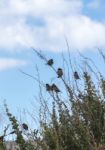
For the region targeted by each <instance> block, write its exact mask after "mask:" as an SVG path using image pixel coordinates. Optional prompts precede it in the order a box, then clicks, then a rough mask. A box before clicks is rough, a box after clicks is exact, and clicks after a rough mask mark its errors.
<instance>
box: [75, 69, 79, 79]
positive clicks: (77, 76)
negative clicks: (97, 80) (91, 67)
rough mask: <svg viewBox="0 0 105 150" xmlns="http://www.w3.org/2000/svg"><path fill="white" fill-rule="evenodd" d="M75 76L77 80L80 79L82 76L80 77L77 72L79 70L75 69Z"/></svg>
mask: <svg viewBox="0 0 105 150" xmlns="http://www.w3.org/2000/svg"><path fill="white" fill-rule="evenodd" d="M74 78H75V79H76V80H78V79H80V77H79V75H78V72H77V71H75V72H74Z"/></svg>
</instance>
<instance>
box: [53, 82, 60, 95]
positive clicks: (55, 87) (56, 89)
mask: <svg viewBox="0 0 105 150" xmlns="http://www.w3.org/2000/svg"><path fill="white" fill-rule="evenodd" d="M52 91H55V92H56V93H58V92H60V90H59V88H58V87H57V86H56V85H55V84H54V83H53V84H52Z"/></svg>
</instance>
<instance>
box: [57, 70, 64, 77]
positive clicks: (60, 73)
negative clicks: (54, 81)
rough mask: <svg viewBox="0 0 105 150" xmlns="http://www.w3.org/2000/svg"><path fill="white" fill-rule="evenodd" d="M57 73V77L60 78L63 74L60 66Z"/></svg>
mask: <svg viewBox="0 0 105 150" xmlns="http://www.w3.org/2000/svg"><path fill="white" fill-rule="evenodd" d="M57 75H58V78H61V77H62V76H63V70H62V69H61V68H58V70H57Z"/></svg>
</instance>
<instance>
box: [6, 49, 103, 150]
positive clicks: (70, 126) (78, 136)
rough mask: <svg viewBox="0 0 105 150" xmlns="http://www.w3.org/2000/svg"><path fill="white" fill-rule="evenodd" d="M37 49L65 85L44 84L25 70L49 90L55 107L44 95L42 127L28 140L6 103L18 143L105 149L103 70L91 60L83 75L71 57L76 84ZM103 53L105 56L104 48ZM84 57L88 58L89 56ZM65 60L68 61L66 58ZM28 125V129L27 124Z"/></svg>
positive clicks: (61, 149) (50, 149) (25, 149)
mask: <svg viewBox="0 0 105 150" xmlns="http://www.w3.org/2000/svg"><path fill="white" fill-rule="evenodd" d="M33 50H34V52H35V53H36V54H37V55H38V57H39V58H41V59H42V60H44V61H45V62H46V64H47V66H48V67H50V68H51V69H52V70H53V71H54V72H55V74H56V76H57V77H58V80H60V81H61V82H62V84H63V85H62V87H61V89H60V88H59V87H58V85H57V84H56V83H55V82H54V83H44V84H43V83H42V82H41V81H40V78H36V77H33V76H31V75H29V74H27V73H24V72H22V73H24V74H25V75H28V76H29V77H32V78H33V79H35V80H36V81H37V82H38V83H39V85H40V86H39V87H40V88H44V89H46V91H47V92H48V94H49V95H50V100H51V102H50V105H51V103H52V110H51V109H49V106H48V104H47V102H46V100H45V99H44V98H43V97H41V101H40V102H41V109H40V118H41V120H40V127H41V128H40V130H35V131H33V133H31V134H34V136H33V137H32V138H31V140H29V138H28V140H27V141H26V140H25V138H24V132H23V131H20V129H19V124H18V122H17V120H16V119H15V117H14V116H12V114H11V113H9V110H8V108H7V105H5V108H6V112H7V116H8V117H9V120H10V122H11V125H12V129H13V131H14V133H15V134H16V142H17V144H18V145H19V148H20V150H31V149H32V150H34V149H35V150H40V149H41V150H104V149H105V79H104V76H103V75H102V74H101V73H100V72H98V73H95V71H94V68H93V69H92V66H90V65H89V62H88V63H87V67H88V69H87V70H85V71H84V70H81V76H80V72H78V71H77V70H74V68H73V66H72V63H71V59H69V63H70V67H71V71H72V72H71V76H72V78H73V83H71V82H69V81H67V78H66V77H65V74H66V71H65V72H64V68H58V69H56V68H55V67H54V60H53V59H52V58H51V59H49V60H48V59H47V58H46V57H45V56H44V55H43V54H42V53H41V52H38V51H36V50H35V49H33ZM100 52H101V55H102V56H104V54H103V53H102V51H100ZM68 53H69V52H68ZM82 58H83V59H85V57H82ZM103 58H104V57H103ZM64 63H66V64H67V62H66V61H64ZM67 69H68V68H67ZM71 76H69V78H71ZM80 85H82V86H80ZM40 90H41V89H40ZM42 91H43V90H41V91H40V92H42ZM63 93H64V94H63ZM41 96H42V93H41ZM24 125H25V124H24ZM26 128H27V129H26V130H28V126H27V125H26ZM29 134H30V133H29ZM29 134H27V135H29Z"/></svg>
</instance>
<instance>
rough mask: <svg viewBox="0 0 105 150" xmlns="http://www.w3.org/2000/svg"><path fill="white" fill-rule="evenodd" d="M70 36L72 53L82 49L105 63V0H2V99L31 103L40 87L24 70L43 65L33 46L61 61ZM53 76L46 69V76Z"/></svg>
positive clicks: (17, 104) (22, 104)
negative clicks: (100, 53) (99, 53)
mask: <svg viewBox="0 0 105 150" xmlns="http://www.w3.org/2000/svg"><path fill="white" fill-rule="evenodd" d="M65 38H66V39H67V40H68V43H69V45H70V49H71V53H76V50H77V49H78V50H79V51H81V52H82V53H84V54H85V55H89V56H91V57H92V58H93V59H94V60H95V62H97V65H99V64H100V61H99V58H98V56H97V52H96V48H97V47H98V48H102V49H103V50H104V48H105V1H104V0H51V1H50V0H1V1H0V99H1V102H2V101H3V99H6V100H7V103H8V104H9V106H10V107H11V108H14V107H22V108H26V107H28V105H29V102H30V101H32V100H33V99H34V95H36V92H37V86H36V83H34V82H33V80H30V79H28V78H27V77H25V76H24V75H23V74H21V73H20V72H19V69H22V70H23V71H25V72H29V73H30V74H33V75H35V72H34V71H35V66H36V65H38V66H39V68H41V66H42V64H41V62H40V61H39V59H38V58H37V57H36V56H35V55H34V53H33V52H32V50H31V48H30V47H34V48H36V49H38V50H39V49H41V50H43V52H44V53H45V54H46V55H47V56H48V57H49V58H50V57H53V58H55V59H56V60H57V62H56V63H59V61H58V58H59V56H60V54H61V52H62V51H63V52H64V53H66V51H67V45H66V42H65ZM98 62H99V63H98ZM43 71H44V69H43V68H41V72H42V74H43ZM47 77H48V72H47V73H46V72H45V74H43V78H45V79H46V78H47Z"/></svg>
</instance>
